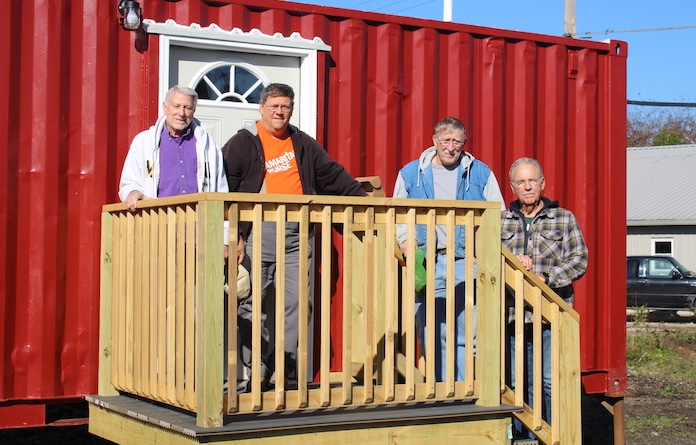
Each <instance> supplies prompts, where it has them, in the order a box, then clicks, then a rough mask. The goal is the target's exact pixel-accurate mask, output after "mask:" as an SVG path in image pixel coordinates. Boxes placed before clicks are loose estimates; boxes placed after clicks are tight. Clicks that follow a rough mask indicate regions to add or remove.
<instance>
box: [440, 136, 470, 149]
mask: <svg viewBox="0 0 696 445" xmlns="http://www.w3.org/2000/svg"><path fill="white" fill-rule="evenodd" d="M436 139H437V142H438V143H439V144H440V145H442V146H443V147H449V146H450V144H452V147H454V148H462V147H463V146H464V143H465V142H466V139H464V140H463V141H460V140H458V139H447V140H444V141H443V140H442V139H440V138H436Z"/></svg>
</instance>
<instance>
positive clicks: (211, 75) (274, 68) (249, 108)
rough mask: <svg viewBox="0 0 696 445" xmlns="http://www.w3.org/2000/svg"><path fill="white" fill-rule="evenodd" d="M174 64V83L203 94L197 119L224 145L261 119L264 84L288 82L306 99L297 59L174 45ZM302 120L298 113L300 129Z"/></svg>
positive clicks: (296, 119)
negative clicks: (300, 120)
mask: <svg viewBox="0 0 696 445" xmlns="http://www.w3.org/2000/svg"><path fill="white" fill-rule="evenodd" d="M169 60H170V84H171V85H176V84H179V85H185V86H189V87H191V88H193V89H194V90H196V91H197V92H198V107H197V108H196V118H198V119H199V120H200V121H201V122H202V123H203V125H204V126H205V128H206V129H207V130H208V131H209V132H210V133H211V134H213V136H214V137H215V139H216V140H217V141H218V143H219V144H220V145H223V144H224V143H225V142H227V140H228V139H229V138H230V137H232V136H234V135H235V134H236V133H237V131H239V129H240V128H242V127H243V126H244V124H247V123H249V122H252V123H253V122H255V121H257V120H258V119H259V118H260V117H261V116H260V113H259V99H260V95H261V90H262V89H263V87H264V86H265V85H267V84H269V83H272V82H280V83H285V84H288V85H290V86H291V87H292V88H293V90H295V96H296V97H299V96H300V95H301V94H302V90H301V85H300V58H298V57H293V56H279V55H267V54H254V53H249V52H239V51H234V50H227V51H225V50H217V49H199V48H190V47H185V46H172V47H171V48H170V58H169ZM298 105H299V104H298ZM297 111H299V110H297ZM300 116H301V114H300V113H297V114H294V115H293V117H292V120H291V123H292V124H293V125H295V126H298V127H300V128H301V122H299V119H300Z"/></svg>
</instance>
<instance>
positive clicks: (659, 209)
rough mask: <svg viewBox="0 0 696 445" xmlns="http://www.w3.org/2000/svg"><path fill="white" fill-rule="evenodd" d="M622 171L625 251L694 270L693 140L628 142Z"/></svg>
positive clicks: (695, 171)
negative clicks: (642, 144)
mask: <svg viewBox="0 0 696 445" xmlns="http://www.w3.org/2000/svg"><path fill="white" fill-rule="evenodd" d="M626 175H627V184H626V190H627V192H626V194H627V196H626V199H627V202H626V212H627V215H626V226H627V238H626V254H627V255H671V256H673V257H674V258H676V259H677V260H678V261H679V262H680V263H682V264H683V265H684V266H685V267H686V268H688V269H690V270H696V145H669V146H662V147H632V148H628V154H627V173H626Z"/></svg>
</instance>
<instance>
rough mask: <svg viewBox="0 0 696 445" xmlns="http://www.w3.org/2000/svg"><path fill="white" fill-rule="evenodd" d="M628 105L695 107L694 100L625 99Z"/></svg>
mask: <svg viewBox="0 0 696 445" xmlns="http://www.w3.org/2000/svg"><path fill="white" fill-rule="evenodd" d="M626 103H627V104H628V105H641V106H648V107H681V108H696V102H651V101H648V100H627V101H626Z"/></svg>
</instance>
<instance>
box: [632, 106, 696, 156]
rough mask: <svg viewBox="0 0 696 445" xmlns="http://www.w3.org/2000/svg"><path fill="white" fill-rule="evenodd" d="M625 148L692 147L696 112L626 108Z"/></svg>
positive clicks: (690, 110) (677, 109)
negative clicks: (683, 145) (626, 146)
mask: <svg viewBox="0 0 696 445" xmlns="http://www.w3.org/2000/svg"><path fill="white" fill-rule="evenodd" d="M626 144H627V145H628V146H629V147H647V146H659V145H680V144H696V109H694V108H661V107H646V106H635V105H629V108H628V121H627V134H626Z"/></svg>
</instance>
